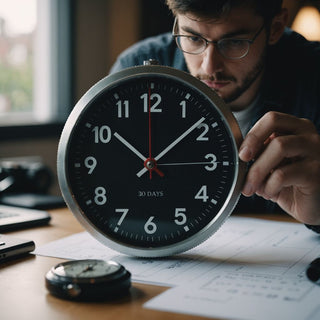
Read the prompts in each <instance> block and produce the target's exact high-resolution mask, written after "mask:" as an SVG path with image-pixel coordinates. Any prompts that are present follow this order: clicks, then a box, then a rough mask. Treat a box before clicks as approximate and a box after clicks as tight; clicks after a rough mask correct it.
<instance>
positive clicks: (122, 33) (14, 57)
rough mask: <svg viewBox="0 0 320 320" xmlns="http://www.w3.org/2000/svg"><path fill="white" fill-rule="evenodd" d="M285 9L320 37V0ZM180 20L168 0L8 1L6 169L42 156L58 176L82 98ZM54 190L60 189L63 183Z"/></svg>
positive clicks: (2, 128) (1, 23)
mask: <svg viewBox="0 0 320 320" xmlns="http://www.w3.org/2000/svg"><path fill="white" fill-rule="evenodd" d="M284 6H286V7H287V8H288V9H289V23H288V26H289V27H292V28H293V29H294V30H296V31H298V32H300V33H301V34H303V35H304V36H305V37H306V38H308V39H310V40H320V14H319V9H320V1H318V0H317V1H305V0H284ZM172 20H173V19H172V16H171V14H170V13H169V11H168V10H167V8H166V6H165V4H164V0H151V1H150V0H0V167H1V162H2V161H7V160H8V159H12V158H13V159H15V160H16V161H20V160H22V161H24V160H25V159H28V158H29V157H31V158H30V159H34V157H37V159H41V161H43V162H44V163H45V164H46V165H48V167H49V168H51V170H52V172H53V173H54V175H55V172H56V169H55V166H56V151H57V145H58V141H59V136H60V133H61V130H62V127H63V124H64V122H65V120H66V118H67V116H68V114H69V112H70V111H71V110H72V108H73V106H74V104H75V103H76V101H77V100H78V99H79V98H80V97H81V96H82V95H83V94H84V93H85V92H86V91H87V90H88V89H89V88H90V87H91V86H92V85H93V84H94V83H95V82H97V81H98V80H100V79H101V78H103V77H104V76H106V75H107V74H108V71H109V69H110V67H111V65H112V64H113V63H114V61H115V59H116V57H117V56H118V54H119V53H120V52H121V51H123V50H124V49H125V48H127V47H128V46H130V45H131V44H133V43H135V42H136V41H138V40H140V39H143V38H145V37H148V36H151V35H155V34H158V33H161V32H165V31H170V30H171V27H172ZM31 161H32V160H31ZM50 193H52V194H59V189H58V186H57V183H56V180H55V183H53V184H52V186H51V187H50Z"/></svg>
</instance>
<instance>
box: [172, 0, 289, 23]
mask: <svg viewBox="0 0 320 320" xmlns="http://www.w3.org/2000/svg"><path fill="white" fill-rule="evenodd" d="M166 2H167V5H168V7H169V9H170V10H171V11H172V13H173V14H174V15H177V14H187V13H192V14H194V15H196V16H199V17H202V18H212V19H218V18H220V17H223V16H226V15H227V14H228V12H229V11H230V10H231V9H232V8H235V7H245V8H253V9H254V10H255V12H256V13H257V14H258V15H260V16H262V17H263V18H264V20H265V23H268V22H270V21H271V20H272V19H273V18H274V16H275V15H276V14H277V13H280V11H281V8H282V2H283V1H282V0H166Z"/></svg>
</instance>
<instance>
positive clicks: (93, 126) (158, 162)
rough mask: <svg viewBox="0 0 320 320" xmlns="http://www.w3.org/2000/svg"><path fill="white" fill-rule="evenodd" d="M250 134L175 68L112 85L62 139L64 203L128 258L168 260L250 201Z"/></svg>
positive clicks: (88, 98)
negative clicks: (246, 152)
mask: <svg viewBox="0 0 320 320" xmlns="http://www.w3.org/2000/svg"><path fill="white" fill-rule="evenodd" d="M240 135H241V134H240V131H239V128H238V127H237V125H236V122H235V120H234V118H233V117H232V116H231V113H229V112H228V111H227V109H225V107H224V106H223V104H222V102H221V101H220V99H219V98H217V96H216V95H215V94H214V93H213V92H212V91H211V89H209V88H208V87H206V86H205V85H204V84H202V83H201V82H200V81H198V80H196V79H194V78H193V77H191V76H189V75H187V74H185V73H183V72H181V71H177V70H172V69H171V68H166V67H159V66H158V67H155V66H154V67H152V66H151V67H138V68H131V69H129V71H126V70H125V71H122V72H120V73H118V74H115V75H112V76H109V77H107V78H105V79H104V80H102V81H101V82H99V83H98V84H97V85H96V86H95V87H93V88H92V89H91V90H89V92H88V93H87V94H86V95H85V96H84V97H83V98H82V99H81V100H80V102H79V103H78V105H77V106H76V107H75V109H74V111H73V112H72V114H71V116H70V117H69V119H68V121H67V123H66V126H65V129H64V131H63V133H62V137H61V140H60V145H59V151H58V176H59V182H60V186H61V190H62V194H63V195H64V198H65V200H66V202H67V204H68V205H69V207H70V209H71V210H72V211H73V212H74V214H75V215H76V217H77V218H78V219H79V220H80V222H81V223H82V224H83V225H84V227H85V228H86V229H87V230H88V231H89V232H90V233H92V234H93V235H94V236H95V237H96V238H97V239H99V240H100V241H102V242H103V243H105V244H106V245H108V246H110V247H112V248H114V249H116V250H119V251H121V252H124V253H127V254H133V255H139V256H164V255H170V254H174V253H177V252H181V251H185V250H187V249H190V248H191V247H194V246H195V245H198V244H199V243H201V242H202V241H204V240H205V239H207V238H208V237H209V236H210V235H211V234H212V233H214V232H215V231H216V230H217V229H218V228H219V227H220V225H221V224H222V223H223V221H224V220H225V219H226V218H227V217H228V216H229V214H230V213H231V211H232V209H233V208H234V206H235V204H236V201H237V199H238V197H239V194H240V185H241V180H242V167H241V164H240V163H239V159H238V152H237V149H238V147H237V143H239V141H237V140H240Z"/></svg>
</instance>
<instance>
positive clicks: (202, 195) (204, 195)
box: [194, 186, 209, 202]
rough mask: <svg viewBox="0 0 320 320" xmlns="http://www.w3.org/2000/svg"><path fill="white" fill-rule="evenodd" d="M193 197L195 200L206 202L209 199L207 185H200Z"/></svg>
mask: <svg viewBox="0 0 320 320" xmlns="http://www.w3.org/2000/svg"><path fill="white" fill-rule="evenodd" d="M194 198H195V199H197V200H202V201H203V202H207V201H208V199H209V197H208V190H207V186H202V187H201V188H200V190H199V191H198V193H197V194H196V195H195V196H194Z"/></svg>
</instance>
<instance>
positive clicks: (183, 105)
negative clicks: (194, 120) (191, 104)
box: [180, 100, 187, 118]
mask: <svg viewBox="0 0 320 320" xmlns="http://www.w3.org/2000/svg"><path fill="white" fill-rule="evenodd" d="M180 106H181V117H182V118H185V117H186V115H187V103H186V101H185V100H183V101H181V102H180Z"/></svg>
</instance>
